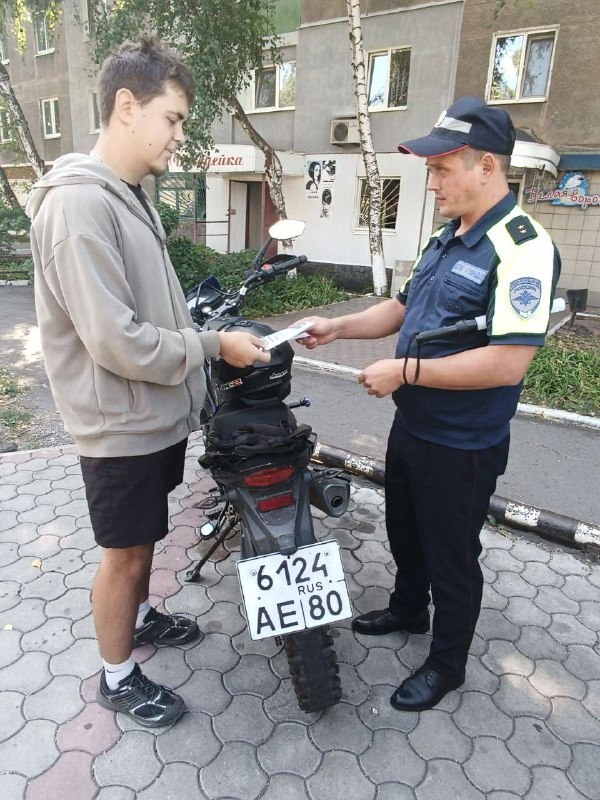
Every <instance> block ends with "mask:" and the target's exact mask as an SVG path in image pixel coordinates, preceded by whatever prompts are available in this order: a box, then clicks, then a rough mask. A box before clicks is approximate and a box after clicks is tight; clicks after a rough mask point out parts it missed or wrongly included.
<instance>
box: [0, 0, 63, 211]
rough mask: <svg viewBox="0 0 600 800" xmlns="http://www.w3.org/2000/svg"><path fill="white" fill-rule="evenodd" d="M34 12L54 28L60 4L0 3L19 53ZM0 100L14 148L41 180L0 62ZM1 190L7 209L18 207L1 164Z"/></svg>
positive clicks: (2, 20) (1, 20) (48, 0)
mask: <svg viewBox="0 0 600 800" xmlns="http://www.w3.org/2000/svg"><path fill="white" fill-rule="evenodd" d="M36 12H43V13H44V14H47V16H48V19H49V21H50V23H51V25H54V23H55V22H56V18H57V15H58V13H59V4H58V3H56V2H54V1H53V0H29V1H28V3H27V5H25V2H24V1H23V0H0V24H2V25H4V26H6V28H7V30H10V31H12V33H13V34H14V38H15V41H16V42H17V47H18V49H19V50H22V49H23V48H24V47H25V44H26V40H25V30H26V29H25V22H26V21H28V20H29V19H30V18H31V14H32V13H36ZM0 100H1V101H2V105H3V107H4V108H5V109H6V112H7V114H8V118H9V120H10V122H11V128H12V130H14V132H15V134H16V136H17V139H16V142H15V145H16V147H17V148H18V149H19V150H20V153H21V154H22V156H23V157H24V158H25V160H26V161H27V163H28V164H29V165H30V167H31V169H32V170H33V172H34V174H35V176H36V177H37V178H41V177H42V175H43V174H44V172H45V167H44V161H43V159H42V158H41V157H40V154H39V153H38V150H37V147H36V145H35V142H34V140H33V137H32V135H31V130H30V128H29V123H28V122H27V119H26V117H25V114H24V113H23V109H22V108H21V104H20V103H19V100H18V99H17V96H16V94H15V91H14V88H13V86H12V83H11V80H10V75H9V73H8V70H7V69H6V67H5V65H4V64H2V63H0ZM0 190H1V192H2V196H3V197H4V199H5V202H6V203H7V204H8V205H9V206H10V207H12V208H17V207H18V208H20V204H19V201H18V200H17V197H16V195H15V193H14V191H13V189H12V186H11V185H10V181H9V180H8V178H7V176H6V172H5V170H4V167H2V166H1V165H0ZM15 204H16V205H15Z"/></svg>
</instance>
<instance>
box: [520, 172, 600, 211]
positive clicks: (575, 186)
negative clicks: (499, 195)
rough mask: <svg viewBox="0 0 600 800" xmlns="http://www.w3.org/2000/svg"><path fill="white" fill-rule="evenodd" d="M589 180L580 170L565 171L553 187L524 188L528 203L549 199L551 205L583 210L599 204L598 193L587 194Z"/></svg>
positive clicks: (599, 195) (599, 196)
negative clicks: (545, 189) (546, 188)
mask: <svg viewBox="0 0 600 800" xmlns="http://www.w3.org/2000/svg"><path fill="white" fill-rule="evenodd" d="M589 189H590V182H589V181H588V179H587V178H586V177H585V175H584V174H583V173H582V172H565V174H564V175H563V176H562V178H561V179H560V181H559V184H558V186H557V187H556V188H555V189H550V190H549V191H547V192H546V191H544V190H543V189H538V188H537V187H536V186H532V187H530V188H529V189H525V192H524V194H525V197H526V199H527V202H528V203H543V202H546V201H549V202H550V204H551V205H553V206H579V208H582V209H583V210H584V211H585V210H586V209H587V208H588V207H589V206H600V194H588V192H589Z"/></svg>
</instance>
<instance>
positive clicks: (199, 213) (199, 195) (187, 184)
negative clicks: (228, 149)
mask: <svg viewBox="0 0 600 800" xmlns="http://www.w3.org/2000/svg"><path fill="white" fill-rule="evenodd" d="M156 201H157V202H158V203H164V204H165V205H167V206H171V208H174V209H175V210H176V211H177V213H178V215H179V219H180V220H182V222H183V221H186V220H195V221H196V222H206V179H205V178H204V176H203V175H194V174H190V173H187V174H185V173H184V174H174V173H170V174H167V175H163V176H161V177H160V178H158V179H157V181H156Z"/></svg>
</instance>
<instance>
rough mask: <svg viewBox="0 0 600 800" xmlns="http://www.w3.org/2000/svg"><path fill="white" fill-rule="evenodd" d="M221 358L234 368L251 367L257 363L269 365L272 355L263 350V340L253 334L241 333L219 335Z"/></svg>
mask: <svg viewBox="0 0 600 800" xmlns="http://www.w3.org/2000/svg"><path fill="white" fill-rule="evenodd" d="M219 339H220V341H221V353H220V355H221V358H222V359H223V360H224V361H226V362H227V363H228V364H231V366H232V367H249V366H250V365H251V364H254V363H255V362H256V361H260V362H261V363H262V364H268V363H269V361H270V360H271V353H269V351H268V350H263V347H262V339H260V338H259V337H258V336H254V335H253V334H252V333H242V332H241V331H232V332H229V333H228V332H223V333H219Z"/></svg>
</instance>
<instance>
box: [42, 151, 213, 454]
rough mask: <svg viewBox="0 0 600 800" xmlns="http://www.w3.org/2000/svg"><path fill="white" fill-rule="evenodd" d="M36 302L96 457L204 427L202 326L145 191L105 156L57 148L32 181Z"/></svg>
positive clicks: (58, 387) (152, 446)
mask: <svg viewBox="0 0 600 800" xmlns="http://www.w3.org/2000/svg"><path fill="white" fill-rule="evenodd" d="M27 213H28V214H29V216H30V217H31V219H32V226H31V248H32V253H33V262H34V265H35V279H34V283H35V300H36V311H37V318H38V324H39V328H40V336H41V342H42V351H43V354H44V361H45V364H46V371H47V373H48V377H49V379H50V385H51V388H52V392H53V395H54V399H55V402H56V405H57V408H58V410H59V411H60V413H61V415H62V417H63V419H64V423H65V427H66V428H67V430H68V431H69V432H70V433H71V434H72V436H73V437H74V439H75V441H76V443H77V445H78V448H79V452H80V453H81V454H82V455H86V456H96V457H103V456H126V455H144V454H146V453H152V452H157V451H158V450H162V449H164V448H165V447H169V446H170V445H172V444H174V443H176V442H178V441H181V440H182V439H184V438H185V437H186V436H187V435H188V434H189V433H190V432H191V431H192V430H195V429H197V428H198V427H199V410H200V408H201V406H202V402H203V400H204V392H205V383H204V375H203V372H202V369H201V367H202V363H203V360H204V357H205V356H209V357H214V356H216V355H218V353H219V338H218V334H217V333H216V332H214V331H211V332H209V333H203V334H200V335H199V334H197V333H196V332H195V330H194V329H193V327H192V320H191V317H190V314H189V311H188V309H187V306H186V304H185V298H184V296H183V292H182V290H181V287H180V285H179V281H178V280H177V276H176V275H175V272H174V270H173V267H172V265H171V262H170V260H169V256H168V254H167V251H166V248H165V236H164V231H163V229H162V226H161V224H160V220H159V218H158V215H157V214H156V212H155V211H154V210H153V212H152V213H153V217H154V224H152V223H151V222H150V219H149V217H148V215H147V213H146V211H145V210H144V209H143V207H142V206H141V204H140V202H139V200H138V199H137V198H136V197H135V195H134V194H133V193H132V192H131V190H130V189H129V188H128V187H127V185H126V184H125V183H123V182H122V181H121V180H120V179H119V178H118V176H117V175H115V174H114V173H113V172H112V170H110V169H109V168H108V167H107V166H106V165H105V164H103V163H102V162H101V161H99V160H98V159H96V158H94V157H92V156H87V155H81V154H78V153H73V154H71V155H68V156H63V157H61V158H59V159H58V160H57V161H56V163H55V165H54V167H53V168H52V170H51V171H50V172H49V173H48V174H47V175H46V176H44V178H42V180H40V181H39V182H38V183H36V184H35V186H34V187H33V189H32V192H31V194H30V196H29V200H28V203H27Z"/></svg>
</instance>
